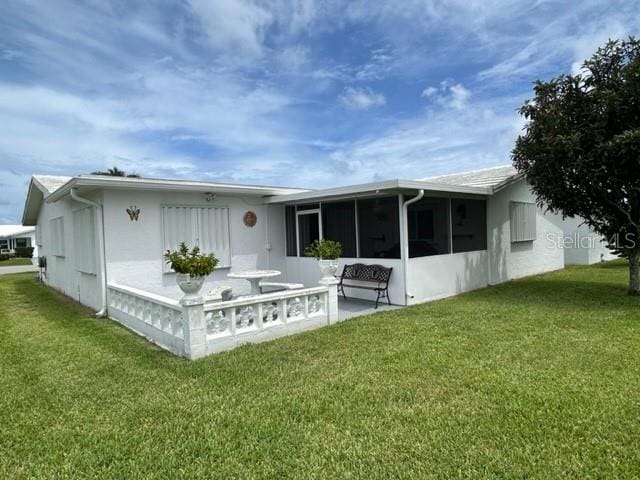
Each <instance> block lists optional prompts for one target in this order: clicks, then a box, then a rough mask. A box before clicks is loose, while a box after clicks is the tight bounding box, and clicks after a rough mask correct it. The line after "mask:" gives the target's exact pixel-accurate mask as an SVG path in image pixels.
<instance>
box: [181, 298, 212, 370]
mask: <svg viewBox="0 0 640 480" xmlns="http://www.w3.org/2000/svg"><path fill="white" fill-rule="evenodd" d="M180 304H181V305H182V338H183V340H184V353H185V356H186V357H187V358H188V359H189V360H196V359H198V358H202V357H204V356H205V355H206V354H207V325H206V322H205V320H204V299H203V298H202V297H197V298H183V299H182V300H180Z"/></svg>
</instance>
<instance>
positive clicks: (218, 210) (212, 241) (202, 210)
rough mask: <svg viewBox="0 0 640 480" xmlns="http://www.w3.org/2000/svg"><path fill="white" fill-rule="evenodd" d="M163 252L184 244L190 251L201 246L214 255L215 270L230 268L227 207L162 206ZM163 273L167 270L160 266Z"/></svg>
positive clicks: (165, 266) (166, 266)
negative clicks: (215, 261) (215, 260)
mask: <svg viewBox="0 0 640 480" xmlns="http://www.w3.org/2000/svg"><path fill="white" fill-rule="evenodd" d="M162 227H163V246H164V251H167V250H175V249H176V248H178V246H179V245H180V244H181V243H182V242H184V243H186V244H187V246H188V247H189V248H193V247H195V246H198V247H200V250H202V252H203V253H213V254H214V255H215V256H216V258H217V259H218V262H219V263H218V267H228V266H230V265H231V245H230V233H229V209H228V208H226V207H188V206H187V207H183V206H173V205H166V206H163V207H162ZM163 265H164V271H165V272H168V271H170V268H169V266H168V265H167V264H166V263H163Z"/></svg>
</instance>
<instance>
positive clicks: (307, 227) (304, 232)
mask: <svg viewBox="0 0 640 480" xmlns="http://www.w3.org/2000/svg"><path fill="white" fill-rule="evenodd" d="M297 215H298V251H299V252H300V256H303V255H304V251H305V250H306V249H307V247H308V246H309V245H311V244H312V243H313V242H314V241H315V240H318V239H319V238H320V213H319V212H317V211H315V212H307V211H304V212H302V213H301V212H298V214H297Z"/></svg>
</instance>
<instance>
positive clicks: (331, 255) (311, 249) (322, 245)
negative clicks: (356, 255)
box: [304, 239, 342, 260]
mask: <svg viewBox="0 0 640 480" xmlns="http://www.w3.org/2000/svg"><path fill="white" fill-rule="evenodd" d="M304 254H305V255H306V256H307V257H314V258H315V259H316V260H336V259H337V258H340V255H342V244H341V243H340V242H335V241H333V240H325V239H322V240H314V242H313V243H312V244H311V245H309V246H308V247H307V248H306V249H305V251H304Z"/></svg>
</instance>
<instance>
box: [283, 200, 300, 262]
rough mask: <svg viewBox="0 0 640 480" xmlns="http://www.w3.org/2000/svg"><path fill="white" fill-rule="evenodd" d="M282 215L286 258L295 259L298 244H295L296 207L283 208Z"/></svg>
mask: <svg viewBox="0 0 640 480" xmlns="http://www.w3.org/2000/svg"><path fill="white" fill-rule="evenodd" d="M284 213H285V228H286V232H285V234H286V237H287V238H286V241H287V257H296V256H297V255H298V244H297V242H296V207H294V206H293V205H288V206H286V207H285V211H284Z"/></svg>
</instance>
